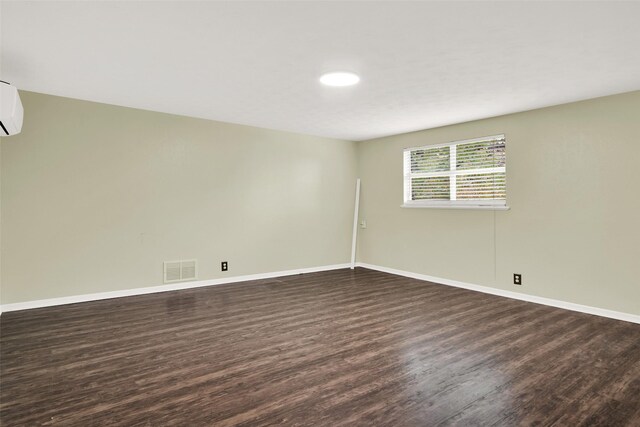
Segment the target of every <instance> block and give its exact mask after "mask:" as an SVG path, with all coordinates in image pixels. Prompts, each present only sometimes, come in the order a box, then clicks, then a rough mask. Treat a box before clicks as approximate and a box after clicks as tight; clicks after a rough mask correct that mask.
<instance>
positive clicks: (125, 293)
mask: <svg viewBox="0 0 640 427" xmlns="http://www.w3.org/2000/svg"><path fill="white" fill-rule="evenodd" d="M350 266H351V264H350V263H346V264H333V265H324V266H321V267H309V268H299V269H296V270H285V271H274V272H271V273H259V274H248V275H245V276H234V277H224V278H220V279H210V280H198V281H194V282H183V283H172V284H170V285H161V286H149V287H145V288H135V289H125V290H121V291H111V292H99V293H95V294H85V295H72V296H68V297H61V298H50V299H41V300H36V301H25V302H16V303H12V304H3V305H1V306H0V313H2V312H6V311H18V310H29V309H32V308H42V307H52V306H54V305H64V304H75V303H78V302H88V301H98V300H103V299H110V298H121V297H130V296H134V295H145V294H154V293H157V292H168V291H178V290H181V289H192V288H201V287H203V286H215V285H224V284H226V283H237V282H246V281H249V280H260V279H272V278H274V277H283V276H293V275H296V274H304V273H315V272H318V271H329V270H339V269H342V268H349V267H350Z"/></svg>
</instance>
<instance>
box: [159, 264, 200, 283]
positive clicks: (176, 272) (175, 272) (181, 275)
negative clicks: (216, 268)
mask: <svg viewBox="0 0 640 427" xmlns="http://www.w3.org/2000/svg"><path fill="white" fill-rule="evenodd" d="M197 278H198V260H195V259H187V260H182V261H165V263H164V283H173V282H184V281H186V280H196V279H197Z"/></svg>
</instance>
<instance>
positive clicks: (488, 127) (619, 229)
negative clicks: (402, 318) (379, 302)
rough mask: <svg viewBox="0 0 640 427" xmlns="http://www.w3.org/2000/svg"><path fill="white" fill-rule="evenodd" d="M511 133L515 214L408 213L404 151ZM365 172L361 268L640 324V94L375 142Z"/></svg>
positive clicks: (368, 144)
mask: <svg viewBox="0 0 640 427" xmlns="http://www.w3.org/2000/svg"><path fill="white" fill-rule="evenodd" d="M500 133H504V134H506V137H507V203H508V205H509V206H510V207H511V210H509V211H495V212H494V211H480V210H444V209H442V210H441V209H409V208H401V207H400V205H401V204H402V197H403V193H402V151H403V148H404V147H414V146H420V145H428V144H437V143H442V142H447V141H455V140H462V139H468V138H474V137H480V136H487V135H495V134H500ZM358 161H359V173H360V177H361V178H362V196H361V207H360V209H361V211H360V212H361V214H360V217H361V218H362V219H366V221H367V228H366V229H364V230H360V234H359V239H360V240H359V246H358V251H359V253H358V258H359V260H360V261H361V262H365V263H369V264H374V265H379V266H384V267H389V268H395V269H400V270H406V271H410V272H414V273H420V274H426V275H431V276H436V277H440V278H445V279H452V280H458V281H463V282H468V283H472V284H477V285H483V286H491V287H494V288H499V289H505V290H510V291H516V292H523V293H527V294H531V295H536V296H542V297H548V298H554V299H558V300H563V301H568V302H573V303H578V304H584V305H589V306H593V307H600V308H605V309H611V310H616V311H621V312H626V313H632V314H640V221H639V220H638V218H640V167H639V166H638V162H639V161H640V92H631V93H626V94H622V95H616V96H609V97H604V98H598V99H593V100H589V101H584V102H577V103H572V104H566V105H561V106H557V107H550V108H544V109H540V110H533V111H528V112H524V113H518V114H512V115H507V116H501V117H496V118H491V119H486V120H480V121H474V122H469V123H463V124H459V125H453V126H447V127H442V128H437V129H431V130H426V131H421V132H414V133H409V134H403V135H397V136H392V137H388V138H381V139H376V140H371V141H365V142H361V143H359V147H358ZM513 273H521V274H522V275H523V276H522V279H523V285H522V286H515V285H513V284H512V281H513V278H512V274H513Z"/></svg>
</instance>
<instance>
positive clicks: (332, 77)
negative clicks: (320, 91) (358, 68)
mask: <svg viewBox="0 0 640 427" xmlns="http://www.w3.org/2000/svg"><path fill="white" fill-rule="evenodd" d="M359 81H360V77H358V75H357V74H354V73H350V72H348V71H337V72H334V73H327V74H323V75H322V76H321V77H320V83H322V84H323V85H327V86H353V85H354V84H356V83H358V82H359Z"/></svg>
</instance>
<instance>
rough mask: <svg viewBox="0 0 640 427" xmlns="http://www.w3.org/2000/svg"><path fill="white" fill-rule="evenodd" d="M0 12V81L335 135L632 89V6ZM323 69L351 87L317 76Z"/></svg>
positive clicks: (635, 65) (16, 6)
mask: <svg viewBox="0 0 640 427" xmlns="http://www.w3.org/2000/svg"><path fill="white" fill-rule="evenodd" d="M1 14H2V18H1V25H2V27H1V31H2V70H1V77H0V78H1V79H2V80H7V81H10V82H12V83H13V84H14V85H16V86H17V87H18V88H20V89H26V90H30V91H36V92H43V93H48V94H54V95H61V96H67V97H72V98H79V99H86V100H92V101H98V102H104V103H109V104H116V105H124V106H128V107H135V108H143V109H148V110H155V111H162V112H167V113H175V114H181V115H187V116H193V117H201V118H207V119H214V120H221V121H226V122H233V123H242V124H248V125H253V126H260V127H265V128H272V129H281V130H287V131H294V132H300V133H305V134H311V135H321V136H328V137H335V138H341V139H349V140H363V139H369V138H374V137H379V136H385V135H390V134H397V133H402V132H408V131H413V130H418V129H425V128H431V127H436V126H442V125H446V124H451V123H458V122H464V121H469V120H473V119H479V118H484V117H491V116H496V115H501V114H505V113H512V112H516V111H523V110H529V109H532V108H538V107H543V106H548V105H555V104H561V103H565V102H570V101H576V100H580V99H587V98H593V97H597V96H602V95H608V94H613V93H620V92H626V91H631V90H636V89H639V88H640V24H639V21H640V2H577V1H574V2H527V3H523V2H482V1H474V2H406V3H405V2H397V1H388V2H365V1H357V2H337V1H334V2H314V1H299V2H284V1H281V2H266V1H261V2H241V1H236V2H213V1H212V2H184V1H170V2H115V1H108V2H94V1H79V2H58V1H46V2H28V1H20V2H13V1H3V2H2V5H1ZM333 70H348V71H355V72H356V73H358V74H359V75H360V77H361V79H362V80H361V83H360V84H359V85H357V86H355V87H351V88H327V87H322V86H321V85H320V84H319V83H318V77H319V76H320V74H322V73H323V72H326V71H333ZM26 114H28V111H27V113H26Z"/></svg>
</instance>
